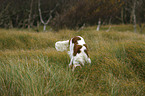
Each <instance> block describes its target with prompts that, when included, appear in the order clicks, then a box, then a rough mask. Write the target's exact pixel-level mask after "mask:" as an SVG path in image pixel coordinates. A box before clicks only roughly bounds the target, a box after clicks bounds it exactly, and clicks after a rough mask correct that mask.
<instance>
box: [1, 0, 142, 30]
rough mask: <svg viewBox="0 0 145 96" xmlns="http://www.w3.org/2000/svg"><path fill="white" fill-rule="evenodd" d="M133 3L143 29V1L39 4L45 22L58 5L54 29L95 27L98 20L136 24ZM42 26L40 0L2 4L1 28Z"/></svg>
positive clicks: (45, 0) (62, 0)
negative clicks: (134, 22)
mask: <svg viewBox="0 0 145 96" xmlns="http://www.w3.org/2000/svg"><path fill="white" fill-rule="evenodd" d="M134 2H136V6H135V11H136V12H135V14H136V17H137V23H138V24H140V26H141V24H142V23H144V22H145V19H144V18H145V14H144V13H145V6H144V4H145V1H144V0H127V1H126V0H40V3H41V10H42V17H43V19H44V21H47V19H48V18H49V16H50V15H49V13H50V12H51V10H53V9H54V8H55V6H56V5H58V6H57V8H56V9H55V11H54V12H53V13H52V16H53V18H52V20H51V22H50V23H49V25H50V26H51V27H52V28H54V29H61V28H70V29H76V28H79V27H81V26H83V24H86V25H96V24H97V23H98V20H99V19H101V21H102V24H110V22H111V23H112V24H122V23H123V24H127V23H133V14H132V11H133V4H134ZM31 7H32V8H31ZM109 21H110V22H109ZM39 24H40V18H39V12H38V0H0V27H3V28H13V27H18V28H27V27H28V26H30V27H31V28H34V27H36V26H37V27H38V26H39Z"/></svg>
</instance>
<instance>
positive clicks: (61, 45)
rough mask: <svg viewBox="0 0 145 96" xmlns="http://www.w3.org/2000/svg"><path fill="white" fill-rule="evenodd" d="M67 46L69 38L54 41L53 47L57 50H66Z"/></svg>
mask: <svg viewBox="0 0 145 96" xmlns="http://www.w3.org/2000/svg"><path fill="white" fill-rule="evenodd" d="M68 46H69V40H66V41H58V42H56V43H55V48H56V50H57V51H67V49H68Z"/></svg>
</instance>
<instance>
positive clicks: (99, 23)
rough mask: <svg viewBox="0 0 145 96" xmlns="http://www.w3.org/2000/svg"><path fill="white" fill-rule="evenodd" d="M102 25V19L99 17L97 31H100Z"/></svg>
mask: <svg viewBox="0 0 145 96" xmlns="http://www.w3.org/2000/svg"><path fill="white" fill-rule="evenodd" d="M100 25H101V19H100V18H99V21H98V26H97V29H96V30H97V31H99V30H100Z"/></svg>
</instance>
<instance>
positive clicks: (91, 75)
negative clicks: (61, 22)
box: [0, 25, 145, 96]
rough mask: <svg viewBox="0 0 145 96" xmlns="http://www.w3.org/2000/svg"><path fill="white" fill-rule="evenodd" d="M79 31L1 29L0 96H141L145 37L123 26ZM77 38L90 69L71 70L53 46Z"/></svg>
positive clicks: (144, 85) (144, 77) (63, 54)
mask: <svg viewBox="0 0 145 96" xmlns="http://www.w3.org/2000/svg"><path fill="white" fill-rule="evenodd" d="M95 28H96V26H92V27H87V28H85V29H83V30H81V31H79V32H78V31H74V30H67V29H65V30H60V31H59V32H39V33H36V32H33V31H28V30H17V29H8V30H5V29H0V86H1V87H0V95H1V96H16V95H24V96H25V95H28V96H45V95H46V96H59V95H61V96H70V95H71V96H76V95H80V96H97V95H98V96H104V95H106V96H144V95H145V92H144V90H145V61H144V60H145V35H144V34H140V33H134V32H133V30H132V29H131V28H130V26H129V25H128V27H125V26H124V25H123V26H122V25H113V27H112V28H111V30H110V31H109V32H106V31H105V30H106V29H107V28H108V26H103V27H102V28H101V31H99V32H97V31H96V30H95ZM77 35H81V36H82V37H83V38H84V39H85V41H86V43H87V44H88V48H89V54H90V58H91V60H92V64H91V65H85V66H84V67H83V68H82V69H80V68H76V70H75V72H74V73H73V72H71V70H70V69H69V68H68V64H69V56H68V55H67V52H57V51H56V50H55V48H54V43H55V42H56V41H59V40H67V39H70V38H71V37H73V36H77Z"/></svg>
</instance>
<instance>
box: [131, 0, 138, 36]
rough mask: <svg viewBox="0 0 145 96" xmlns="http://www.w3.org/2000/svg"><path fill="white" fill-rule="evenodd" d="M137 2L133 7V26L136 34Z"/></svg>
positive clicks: (134, 2)
mask: <svg viewBox="0 0 145 96" xmlns="http://www.w3.org/2000/svg"><path fill="white" fill-rule="evenodd" d="M135 10H136V0H134V1H133V7H132V15H133V26H134V32H135V33H136V30H137V29H136V11H135Z"/></svg>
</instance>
